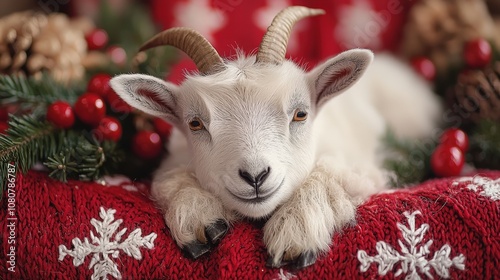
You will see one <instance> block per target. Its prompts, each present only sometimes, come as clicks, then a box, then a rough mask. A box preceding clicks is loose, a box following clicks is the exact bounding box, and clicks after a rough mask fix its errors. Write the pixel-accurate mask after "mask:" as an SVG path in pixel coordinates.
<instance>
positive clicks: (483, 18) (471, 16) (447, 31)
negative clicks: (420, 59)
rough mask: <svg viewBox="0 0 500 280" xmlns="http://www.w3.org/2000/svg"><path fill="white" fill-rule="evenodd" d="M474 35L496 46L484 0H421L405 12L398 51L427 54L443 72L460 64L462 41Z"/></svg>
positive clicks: (409, 55)
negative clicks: (490, 41) (405, 18)
mask: <svg viewBox="0 0 500 280" xmlns="http://www.w3.org/2000/svg"><path fill="white" fill-rule="evenodd" d="M478 37H479V38H485V39H487V40H493V41H494V43H495V44H496V45H498V46H500V35H499V33H498V32H497V30H496V28H495V22H494V21H493V18H492V16H491V15H490V13H489V11H488V8H487V6H486V3H485V2H484V0H454V1H449V0H421V1H419V2H418V3H417V4H415V5H414V6H413V7H412V9H411V10H410V13H409V15H408V20H407V23H406V25H405V27H404V33H403V40H402V44H401V52H402V54H403V55H404V56H405V57H407V58H410V59H411V58H413V57H415V56H426V57H429V58H430V59H431V60H432V61H433V62H434V64H435V65H436V68H437V70H438V73H441V74H445V73H447V72H448V70H449V67H455V66H457V65H460V64H461V62H462V53H463V47H464V45H465V43H466V42H467V41H470V40H472V39H476V38H478Z"/></svg>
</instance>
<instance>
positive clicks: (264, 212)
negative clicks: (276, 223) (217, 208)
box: [225, 192, 290, 219]
mask: <svg viewBox="0 0 500 280" xmlns="http://www.w3.org/2000/svg"><path fill="white" fill-rule="evenodd" d="M289 196H290V195H289V193H288V192H281V193H276V194H275V195H273V197H271V198H269V199H268V200H266V201H262V202H258V203H254V202H242V201H239V200H236V199H234V198H232V197H229V198H228V200H226V203H225V204H226V207H227V208H229V209H231V210H233V211H236V212H237V213H238V214H240V215H241V216H244V217H246V218H251V219H262V218H268V217H269V216H271V214H272V213H273V212H274V210H276V208H277V207H278V206H279V205H281V204H282V203H283V202H284V201H286V200H287V199H288V198H289Z"/></svg>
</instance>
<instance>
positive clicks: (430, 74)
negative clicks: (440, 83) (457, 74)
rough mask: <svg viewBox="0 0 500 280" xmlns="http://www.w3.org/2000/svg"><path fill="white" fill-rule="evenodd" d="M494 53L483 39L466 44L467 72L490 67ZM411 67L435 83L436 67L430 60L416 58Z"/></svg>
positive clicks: (465, 60)
mask: <svg viewBox="0 0 500 280" xmlns="http://www.w3.org/2000/svg"><path fill="white" fill-rule="evenodd" d="M492 53H493V51H492V48H491V45H490V43H489V42H488V41H487V40H485V39H483V38H477V39H474V40H471V41H468V42H466V43H465V45H464V52H463V59H464V62H465V65H466V69H465V71H466V70H468V69H477V68H483V67H486V66H488V65H489V64H490V62H491V58H492ZM411 65H412V67H413V69H414V70H415V71H416V72H417V73H419V74H420V75H421V76H422V77H423V78H424V79H426V80H428V81H430V82H433V81H434V79H435V78H436V67H435V65H434V63H433V62H432V61H431V60H430V59H429V58H427V57H425V56H418V57H415V58H413V59H412V60H411Z"/></svg>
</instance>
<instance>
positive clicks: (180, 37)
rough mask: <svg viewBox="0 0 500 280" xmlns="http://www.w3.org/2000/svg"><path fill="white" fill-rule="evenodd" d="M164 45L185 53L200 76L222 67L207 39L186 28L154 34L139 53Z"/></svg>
mask: <svg viewBox="0 0 500 280" xmlns="http://www.w3.org/2000/svg"><path fill="white" fill-rule="evenodd" d="M164 45H170V46H174V47H176V48H178V49H180V50H181V51H183V52H185V53H186V54H187V55H188V56H189V57H190V58H191V59H192V60H193V61H194V63H195V64H196V66H197V67H198V70H199V71H200V73H202V74H213V73H214V72H217V71H218V70H220V69H222V67H223V65H224V61H223V60H222V58H221V57H220V56H219V54H218V53H217V51H216V50H215V49H214V47H213V46H212V45H211V44H210V43H209V42H208V41H207V39H205V37H203V36H202V35H201V34H200V33H198V32H196V31H195V30H193V29H190V28H186V27H174V28H170V29H167V30H165V31H162V32H160V33H158V34H156V35H155V36H154V37H153V38H151V39H149V41H147V42H146V43H144V44H143V45H142V46H141V48H140V49H139V52H141V51H145V50H147V49H150V48H154V47H157V46H164Z"/></svg>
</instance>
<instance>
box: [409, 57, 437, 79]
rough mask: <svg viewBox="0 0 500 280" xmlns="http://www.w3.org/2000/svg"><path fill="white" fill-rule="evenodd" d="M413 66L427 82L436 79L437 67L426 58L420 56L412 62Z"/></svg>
mask: <svg viewBox="0 0 500 280" xmlns="http://www.w3.org/2000/svg"><path fill="white" fill-rule="evenodd" d="M411 65H412V67H413V69H415V71H417V73H419V74H420V75H421V76H422V77H423V78H424V79H426V80H427V81H431V82H432V81H434V79H435V78H436V66H434V63H433V62H432V61H431V60H430V59H428V58H427V57H424V56H418V57H415V58H414V59H412V60H411Z"/></svg>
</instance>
